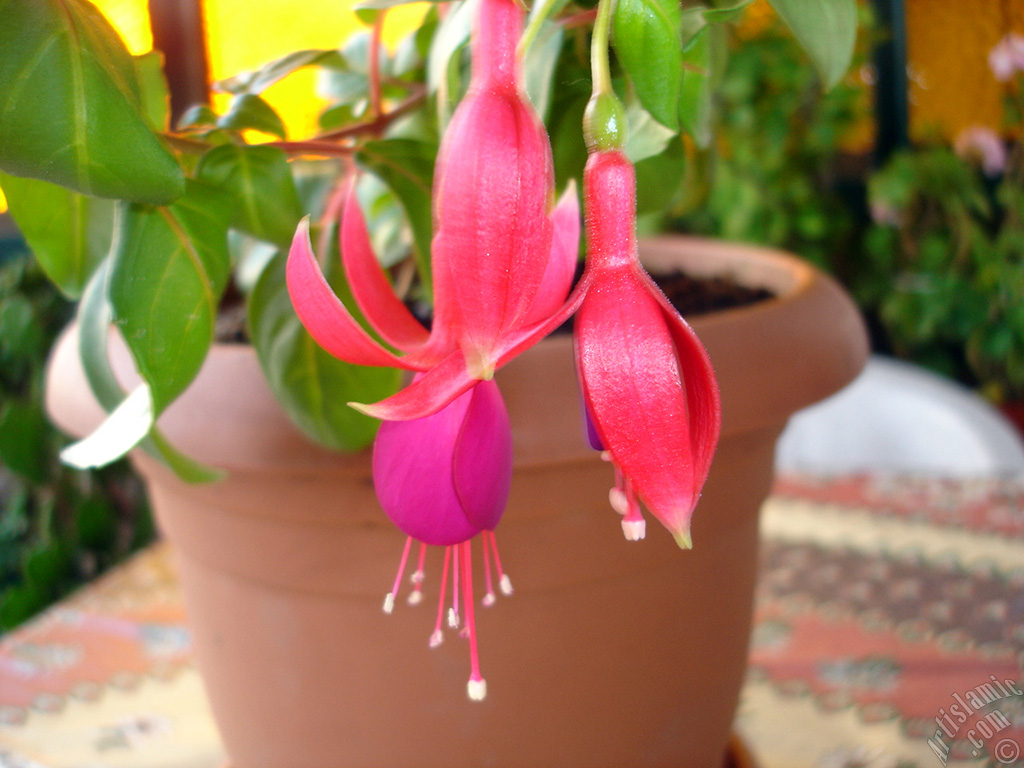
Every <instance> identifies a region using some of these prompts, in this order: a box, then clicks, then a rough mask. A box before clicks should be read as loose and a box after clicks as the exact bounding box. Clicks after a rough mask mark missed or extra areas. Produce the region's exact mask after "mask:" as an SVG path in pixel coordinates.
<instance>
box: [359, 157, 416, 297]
mask: <svg viewBox="0 0 1024 768" xmlns="http://www.w3.org/2000/svg"><path fill="white" fill-rule="evenodd" d="M435 154H436V149H435V147H434V146H433V145H431V144H428V143H427V142H423V141H414V140H412V139H384V140H382V141H370V142H367V143H366V144H365V145H363V149H362V151H361V152H359V154H358V155H357V158H358V160H359V162H360V163H361V164H362V165H364V166H366V167H367V168H369V169H370V170H371V171H373V173H374V174H376V175H377V176H378V177H379V178H380V179H382V180H383V181H384V183H385V184H387V185H388V186H389V187H391V190H392V191H393V192H394V193H395V194H396V195H397V196H398V199H399V201H401V203H402V207H403V208H405V213H406V216H408V217H409V225H410V226H411V227H412V233H413V246H414V249H415V252H416V266H417V268H418V269H419V273H420V279H421V280H422V281H423V286H424V288H425V290H426V291H427V292H428V293H429V292H430V290H431V285H432V281H431V274H430V242H431V238H432V237H433V221H432V220H431V217H430V210H431V190H432V188H433V183H434V181H433V180H434V155H435Z"/></svg>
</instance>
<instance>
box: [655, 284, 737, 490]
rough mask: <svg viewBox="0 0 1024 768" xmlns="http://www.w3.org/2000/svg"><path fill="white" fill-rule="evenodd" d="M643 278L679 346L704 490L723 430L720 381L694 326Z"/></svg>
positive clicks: (692, 438) (698, 478)
mask: <svg viewBox="0 0 1024 768" xmlns="http://www.w3.org/2000/svg"><path fill="white" fill-rule="evenodd" d="M641 278H642V279H643V281H644V282H645V284H646V285H647V287H648V290H649V291H650V292H651V295H652V296H654V298H655V299H656V300H657V302H658V304H659V305H660V306H661V309H662V312H663V313H664V317H665V322H666V323H667V324H668V329H669V332H670V333H671V334H672V339H673V341H674V342H675V346H676V358H677V360H678V361H679V370H680V372H681V373H682V376H683V385H684V388H685V390H686V392H687V406H688V408H689V414H690V420H689V426H690V444H691V445H692V446H693V465H694V480H695V482H696V484H697V487H698V488H701V487H702V486H703V485H704V481H705V480H707V477H708V472H710V471H711V460H712V459H713V458H714V457H715V448H716V447H717V446H718V438H719V434H720V433H721V429H722V400H721V395H720V393H719V390H718V380H717V379H716V378H715V370H714V368H713V367H712V365H711V358H710V357H708V353H707V350H706V349H704V345H703V344H701V342H700V339H698V338H697V334H696V333H694V331H693V329H692V328H691V327H690V324H689V323H687V322H686V320H684V319H683V318H682V317H680V315H679V313H678V312H677V311H676V309H675V307H673V306H672V304H671V303H670V302H669V300H668V299H667V298H666V297H665V294H664V293H662V291H661V289H660V288H658V286H657V285H656V284H655V282H654V281H653V280H652V279H651V277H650V275H648V274H647V273H646V272H641Z"/></svg>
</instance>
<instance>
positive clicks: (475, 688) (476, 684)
mask: <svg viewBox="0 0 1024 768" xmlns="http://www.w3.org/2000/svg"><path fill="white" fill-rule="evenodd" d="M466 694H467V695H468V696H469V698H470V699H471V700H473V701H483V700H484V699H486V698H487V681H486V680H484V679H483V678H482V677H476V676H474V677H471V678H469V682H468V683H466Z"/></svg>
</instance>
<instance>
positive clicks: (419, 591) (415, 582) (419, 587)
mask: <svg viewBox="0 0 1024 768" xmlns="http://www.w3.org/2000/svg"><path fill="white" fill-rule="evenodd" d="M426 559H427V545H426V544H424V543H423V542H420V554H419V559H418V560H417V563H416V570H415V571H413V573H412V576H410V577H409V581H411V582H412V592H411V593H409V597H408V598H406V602H407V603H409V605H419V604H420V603H421V602H422V601H423V579H424V577H425V576H426V573H425V572H424V570H423V564H424V563H425V562H426Z"/></svg>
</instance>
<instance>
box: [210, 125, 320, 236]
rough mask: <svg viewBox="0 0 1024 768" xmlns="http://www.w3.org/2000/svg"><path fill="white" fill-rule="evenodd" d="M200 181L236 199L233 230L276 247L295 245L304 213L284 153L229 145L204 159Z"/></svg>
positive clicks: (275, 150)
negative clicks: (294, 238)
mask: <svg viewBox="0 0 1024 768" xmlns="http://www.w3.org/2000/svg"><path fill="white" fill-rule="evenodd" d="M196 178H198V179H200V180H201V181H205V182H207V183H209V184H211V185H213V186H215V187H217V188H218V189H221V190H224V191H225V192H227V193H229V194H230V195H231V196H232V197H234V199H235V203H236V205H235V208H234V216H233V217H232V219H231V225H232V226H233V227H235V228H236V229H240V230H241V231H243V232H245V233H247V234H250V235H252V236H253V237H258V238H260V239H261V240H266V241H268V242H271V243H275V244H276V245H280V246H284V247H287V245H288V244H289V243H290V242H291V240H292V236H293V235H294V234H295V228H296V227H297V226H298V224H299V219H301V218H302V216H303V211H302V206H301V204H300V203H299V196H298V193H297V192H296V191H295V182H294V180H293V179H292V173H291V168H290V167H289V165H288V157H287V156H286V155H285V153H284V152H282V151H281V150H279V149H275V148H274V147H260V146H255V147H251V146H240V145H238V144H225V145H223V146H220V147H215V148H214V149H212V150H210V151H209V152H207V153H206V154H205V155H203V158H202V160H200V161H199V166H198V168H196Z"/></svg>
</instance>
